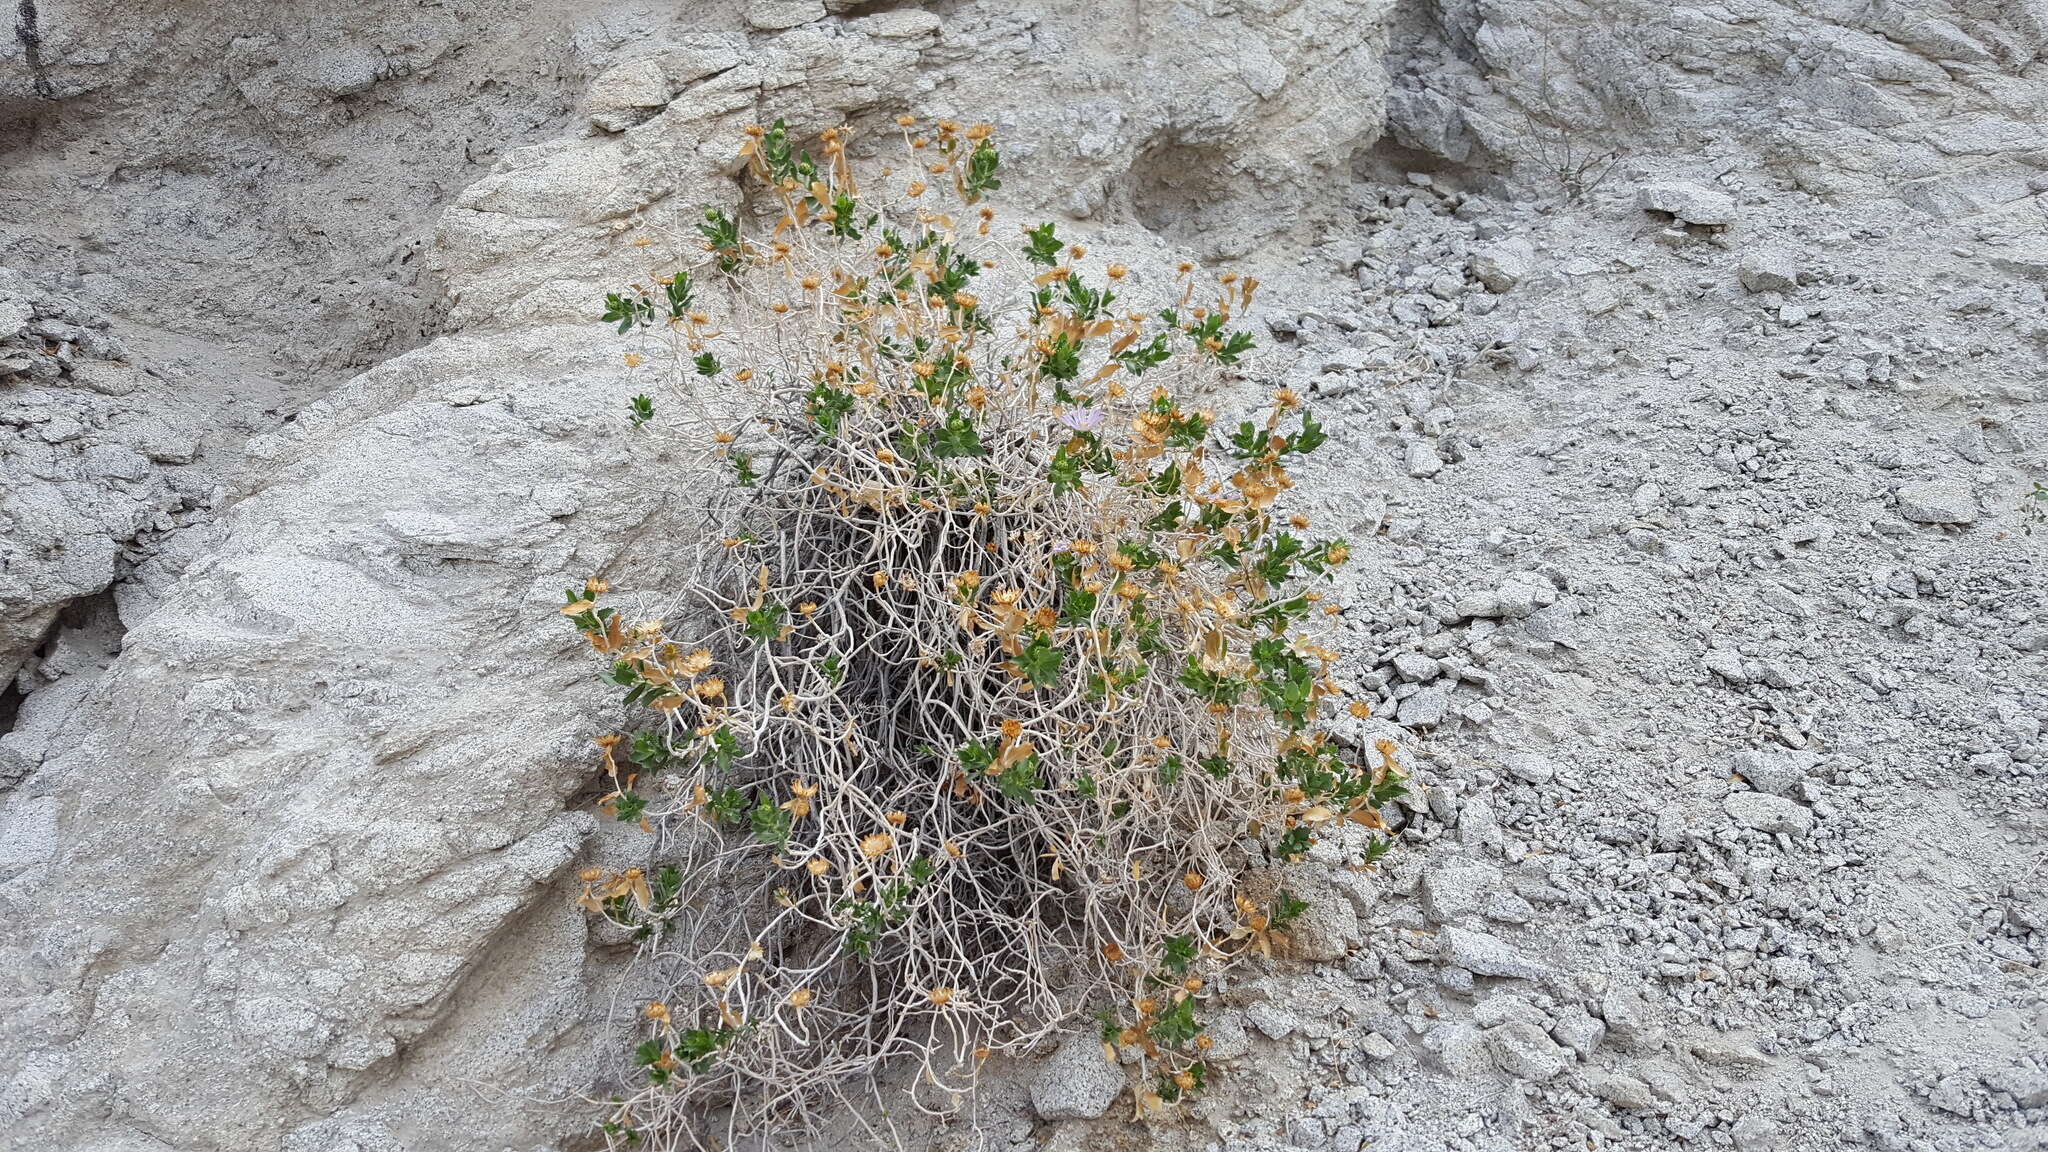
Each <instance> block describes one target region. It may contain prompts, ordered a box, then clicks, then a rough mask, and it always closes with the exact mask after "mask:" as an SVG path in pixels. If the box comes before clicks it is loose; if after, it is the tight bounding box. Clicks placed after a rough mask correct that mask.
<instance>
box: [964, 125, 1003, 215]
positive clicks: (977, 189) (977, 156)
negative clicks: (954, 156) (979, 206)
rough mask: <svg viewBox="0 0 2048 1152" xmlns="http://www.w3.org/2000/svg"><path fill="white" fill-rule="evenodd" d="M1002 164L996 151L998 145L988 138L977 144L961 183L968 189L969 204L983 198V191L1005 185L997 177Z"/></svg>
mask: <svg viewBox="0 0 2048 1152" xmlns="http://www.w3.org/2000/svg"><path fill="white" fill-rule="evenodd" d="M1001 166H1002V157H1001V156H999V155H998V154H997V153H996V146H995V144H994V143H993V142H991V141H989V140H988V139H987V138H985V137H984V138H983V139H982V140H981V141H979V142H978V143H976V144H975V146H974V151H973V152H971V153H969V154H968V157H967V175H966V177H965V179H963V180H962V181H961V185H962V186H963V187H964V188H965V189H966V191H967V202H968V203H969V204H972V203H974V202H975V201H977V200H979V199H981V196H982V193H984V192H994V191H996V190H997V189H999V188H1001V187H1002V186H1003V182H1002V181H1001V180H998V179H996V171H997V169H999V168H1000V167H1001Z"/></svg>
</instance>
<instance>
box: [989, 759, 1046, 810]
mask: <svg viewBox="0 0 2048 1152" xmlns="http://www.w3.org/2000/svg"><path fill="white" fill-rule="evenodd" d="M1040 783H1041V782H1040V780H1039V779H1038V753H1036V752H1033V753H1031V754H1030V755H1029V756H1025V757H1023V758H1022V759H1019V760H1017V761H1014V762H1013V763H1011V765H1010V766H1009V767H1008V768H1005V769H1003V770H1002V772H1001V773H999V774H998V775H997V776H996V790H997V791H999V792H1001V793H1002V794H1003V799H1005V800H1008V801H1010V802H1011V803H1013V804H1028V803H1030V801H1031V798H1032V796H1033V795H1034V794H1036V793H1037V791H1038V789H1039V786H1040Z"/></svg>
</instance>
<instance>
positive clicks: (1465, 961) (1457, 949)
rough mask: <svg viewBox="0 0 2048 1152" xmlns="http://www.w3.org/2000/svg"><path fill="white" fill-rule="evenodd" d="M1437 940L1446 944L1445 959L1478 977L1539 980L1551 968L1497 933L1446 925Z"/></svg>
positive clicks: (1548, 972) (1547, 973)
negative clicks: (1489, 933)
mask: <svg viewBox="0 0 2048 1152" xmlns="http://www.w3.org/2000/svg"><path fill="white" fill-rule="evenodd" d="M1437 939H1438V940H1439V941H1441V942H1442V944H1443V946H1444V952H1443V954H1444V958H1445V959H1446V960H1448V961H1450V962H1451V963H1453V964H1456V965H1457V966H1458V967H1460V968H1463V969H1465V970H1466V971H1467V972H1470V973H1472V974H1473V975H1475V976H1499V977H1502V978H1505V979H1509V980H1536V979H1539V978H1541V977H1544V976H1547V975H1549V974H1550V970H1549V969H1548V968H1545V967H1544V966H1543V965H1541V964H1538V963H1536V962H1535V961H1534V960H1531V959H1529V958H1528V957H1526V956H1524V955H1522V953H1521V952H1520V951H1518V950H1517V949H1516V948H1515V946H1514V945H1512V944H1510V943H1508V942H1507V941H1505V940H1503V939H1501V938H1500V937H1498V936H1491V935H1488V934H1487V933H1485V932H1474V931H1472V930H1471V929H1469V928H1446V929H1444V930H1443V933H1442V935H1440V936H1439V937H1438V938H1437Z"/></svg>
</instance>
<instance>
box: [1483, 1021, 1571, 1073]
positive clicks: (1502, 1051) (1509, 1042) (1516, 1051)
mask: <svg viewBox="0 0 2048 1152" xmlns="http://www.w3.org/2000/svg"><path fill="white" fill-rule="evenodd" d="M1486 1045H1487V1047H1488V1048H1490V1049H1492V1050H1493V1058H1494V1059H1495V1060H1496V1061H1498V1062H1499V1063H1500V1066H1501V1067H1502V1068H1504V1069H1506V1070H1507V1071H1508V1072H1509V1073H1511V1074H1513V1075H1516V1076H1520V1077H1521V1078H1522V1079H1524V1080H1534V1081H1536V1082H1537V1083H1543V1082H1544V1081H1548V1080H1555V1079H1557V1078H1558V1077H1559V1076H1561V1075H1563V1074H1564V1070H1565V1069H1567V1068H1569V1067H1571V1066H1572V1064H1573V1057H1572V1053H1571V1049H1569V1048H1565V1047H1562V1046H1560V1045H1559V1044H1558V1043H1557V1041H1555V1040H1552V1039H1551V1038H1550V1034H1549V1033H1547V1032H1545V1031H1544V1030H1543V1029H1541V1028H1539V1027H1537V1026H1536V1025H1534V1024H1531V1023H1529V1022H1527V1021H1525V1020H1511V1021H1509V1022H1507V1023H1506V1024H1503V1025H1501V1026H1500V1027H1498V1028H1493V1029H1489V1030H1488V1031H1487V1033H1486Z"/></svg>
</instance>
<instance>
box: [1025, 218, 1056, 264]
mask: <svg viewBox="0 0 2048 1152" xmlns="http://www.w3.org/2000/svg"><path fill="white" fill-rule="evenodd" d="M1065 247H1066V245H1065V244H1064V243H1062V242H1061V240H1060V238H1059V237H1058V236H1057V235H1055V234H1054V233H1053V228H1052V225H1051V224H1040V225H1039V226H1038V227H1036V228H1026V229H1025V230H1024V258H1025V259H1026V260H1029V261H1031V262H1032V263H1033V264H1043V265H1045V266H1046V267H1047V268H1050V267H1052V266H1053V265H1055V264H1058V263H1059V262H1060V250H1061V249H1063V248H1065Z"/></svg>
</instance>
